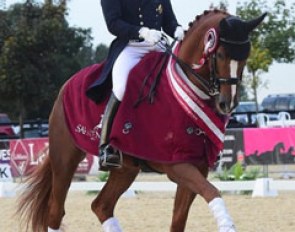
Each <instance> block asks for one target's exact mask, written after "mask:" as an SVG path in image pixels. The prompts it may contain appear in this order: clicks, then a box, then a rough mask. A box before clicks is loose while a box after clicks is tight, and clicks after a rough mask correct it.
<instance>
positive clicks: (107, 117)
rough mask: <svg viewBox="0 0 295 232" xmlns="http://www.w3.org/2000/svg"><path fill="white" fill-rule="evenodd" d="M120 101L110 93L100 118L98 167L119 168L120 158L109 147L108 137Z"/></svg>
mask: <svg viewBox="0 0 295 232" xmlns="http://www.w3.org/2000/svg"><path fill="white" fill-rule="evenodd" d="M119 105H120V101H119V100H118V99H117V98H116V96H115V95H114V94H113V93H112V94H111V96H110V99H109V101H108V103H107V105H106V108H105V111H104V115H103V118H102V128H101V134H100V143H99V166H100V167H106V168H111V167H121V165H122V164H121V157H120V155H119V153H118V152H116V151H114V149H113V148H112V147H111V146H110V145H109V136H110V132H111V129H112V124H113V120H114V117H115V115H116V113H117V110H118V108H119Z"/></svg>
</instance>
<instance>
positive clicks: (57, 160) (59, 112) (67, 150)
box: [47, 101, 85, 230]
mask: <svg viewBox="0 0 295 232" xmlns="http://www.w3.org/2000/svg"><path fill="white" fill-rule="evenodd" d="M49 125H50V126H49V158H50V163H51V167H52V190H51V194H50V200H49V205H48V207H49V215H48V218H47V225H48V227H49V228H51V229H55V230H58V229H59V228H60V225H61V222H62V218H63V216H64V214H65V210H64V203H65V199H66V195H67V192H68V189H69V187H70V184H71V180H72V177H73V175H74V173H75V170H76V169H77V166H78V164H79V163H80V161H82V159H83V158H84V157H85V154H84V153H83V152H82V151H80V150H78V149H77V148H76V147H75V145H74V143H73V141H72V138H71V135H70V133H69V131H68V129H67V127H66V124H65V120H64V114H63V109H62V103H61V101H58V102H57V103H56V104H55V106H54V108H53V111H52V114H51V117H50V120H49Z"/></svg>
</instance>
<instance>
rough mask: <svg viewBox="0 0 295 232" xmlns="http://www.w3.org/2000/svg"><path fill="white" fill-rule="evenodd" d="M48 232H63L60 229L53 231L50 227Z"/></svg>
mask: <svg viewBox="0 0 295 232" xmlns="http://www.w3.org/2000/svg"><path fill="white" fill-rule="evenodd" d="M47 232H61V230H60V229H58V230H54V229H51V228H50V227H48V230H47Z"/></svg>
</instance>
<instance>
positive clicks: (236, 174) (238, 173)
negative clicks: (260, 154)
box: [215, 162, 260, 181]
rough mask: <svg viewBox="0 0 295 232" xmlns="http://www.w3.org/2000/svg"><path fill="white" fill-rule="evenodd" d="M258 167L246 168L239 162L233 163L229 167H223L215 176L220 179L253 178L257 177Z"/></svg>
mask: <svg viewBox="0 0 295 232" xmlns="http://www.w3.org/2000/svg"><path fill="white" fill-rule="evenodd" d="M259 173H260V169H259V168H251V169H249V170H246V169H245V168H244V167H243V166H242V164H241V163H240V162H237V163H235V164H234V165H233V166H231V167H230V169H226V168H225V169H223V170H222V172H221V173H217V175H216V176H215V177H216V178H218V179H219V180H222V181H238V180H239V181H240V180H255V179H256V178H257V177H259Z"/></svg>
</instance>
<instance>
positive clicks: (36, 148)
mask: <svg viewBox="0 0 295 232" xmlns="http://www.w3.org/2000/svg"><path fill="white" fill-rule="evenodd" d="M9 147H10V149H9V150H10V165H11V172H12V176H13V177H17V176H26V175H28V174H29V173H30V172H31V171H33V169H34V168H35V167H36V166H37V165H39V164H40V163H41V162H42V161H43V160H44V157H45V156H46V155H48V138H36V139H17V140H10V145H9ZM93 159H94V157H93V156H92V155H87V156H86V158H85V159H84V160H83V161H82V162H81V163H80V164H79V166H78V169H77V171H76V173H79V174H88V173H89V171H90V169H91V167H92V165H93Z"/></svg>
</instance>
